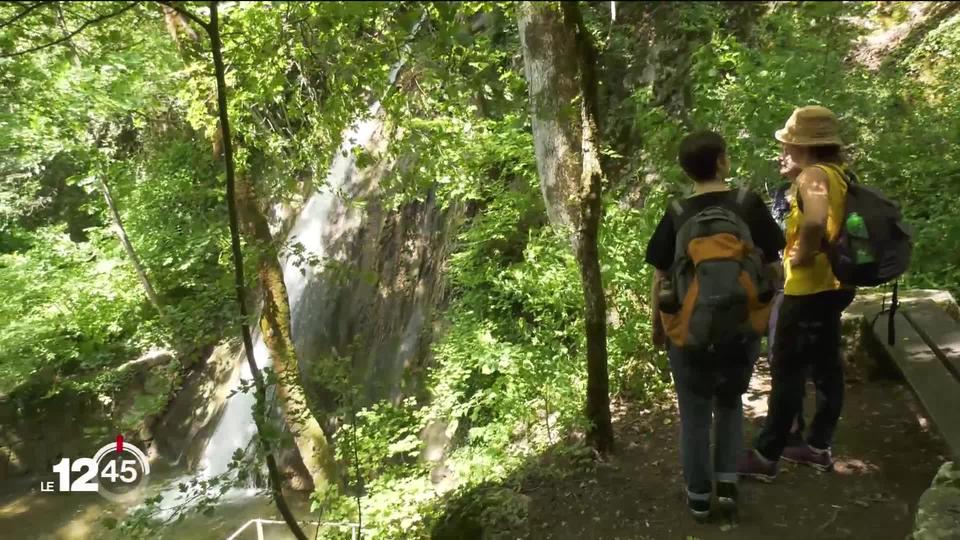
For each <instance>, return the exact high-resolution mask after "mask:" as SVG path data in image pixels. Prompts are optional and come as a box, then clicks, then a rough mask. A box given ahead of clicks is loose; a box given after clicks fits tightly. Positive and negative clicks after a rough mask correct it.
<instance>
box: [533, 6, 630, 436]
mask: <svg viewBox="0 0 960 540" xmlns="http://www.w3.org/2000/svg"><path fill="white" fill-rule="evenodd" d="M519 26H520V41H521V46H522V48H523V58H524V71H525V75H526V79H527V84H528V85H529V92H530V107H531V113H532V125H533V138H534V148H535V151H536V155H537V169H538V173H539V175H540V185H541V190H542V192H543V197H544V201H545V202H546V206H547V213H548V216H549V218H550V222H551V223H552V224H553V225H554V226H558V227H561V228H564V229H566V230H567V231H568V232H569V233H570V234H571V243H572V244H573V249H574V253H575V255H576V258H577V262H578V265H579V268H580V279H581V282H582V285H583V299H584V321H585V326H586V338H587V400H586V415H587V419H588V420H590V422H591V427H590V431H589V433H588V440H589V441H590V443H591V444H592V445H593V447H594V448H595V449H596V450H597V451H598V452H600V453H607V452H609V451H611V450H612V449H613V428H612V426H611V423H610V397H609V376H608V373H607V343H606V339H607V336H606V334H607V332H606V299H605V296H604V291H603V279H602V276H601V273H600V260H599V259H600V258H599V249H598V246H597V235H598V232H599V229H600V219H601V211H602V204H601V203H602V201H601V195H602V187H603V170H602V168H601V166H600V159H599V157H600V156H599V152H600V131H599V121H598V114H597V81H596V77H595V74H594V65H595V55H594V52H593V46H592V43H591V42H590V37H589V35H588V34H587V32H586V30H585V28H584V27H583V21H582V18H581V16H580V11H579V8H578V7H577V5H576V3H572V2H562V3H561V4H560V5H557V3H554V2H550V3H547V2H524V3H523V5H522V6H521V8H520V15H519Z"/></svg>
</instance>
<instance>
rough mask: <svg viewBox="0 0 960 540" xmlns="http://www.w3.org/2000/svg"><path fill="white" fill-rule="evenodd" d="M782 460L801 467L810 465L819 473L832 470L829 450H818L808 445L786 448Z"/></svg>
mask: <svg viewBox="0 0 960 540" xmlns="http://www.w3.org/2000/svg"><path fill="white" fill-rule="evenodd" d="M783 459H785V460H787V461H789V462H792V463H800V464H802V465H810V466H811V467H813V468H814V469H816V470H818V471H820V472H828V471H831V470H833V458H832V457H831V455H830V449H829V448H827V449H826V450H820V449H817V448H814V447H812V446H810V445H809V444H806V443H804V444H801V445H797V446H788V447H786V448H784V449H783Z"/></svg>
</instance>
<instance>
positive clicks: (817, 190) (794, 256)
mask: <svg viewBox="0 0 960 540" xmlns="http://www.w3.org/2000/svg"><path fill="white" fill-rule="evenodd" d="M828 185H829V184H828V183H827V173H825V172H824V171H823V170H821V169H820V168H818V167H808V168H806V169H804V170H803V172H802V173H800V177H799V178H798V179H797V191H798V195H799V196H800V197H801V200H802V201H803V221H801V222H800V230H799V235H798V239H797V243H796V245H794V248H793V250H791V251H792V252H791V253H790V264H791V265H793V266H803V265H805V264H809V263H810V261H812V260H813V256H814V254H815V253H816V252H817V250H818V249H820V246H821V244H822V242H823V235H824V232H825V231H826V230H827V213H828V210H829V199H828V198H827V189H828Z"/></svg>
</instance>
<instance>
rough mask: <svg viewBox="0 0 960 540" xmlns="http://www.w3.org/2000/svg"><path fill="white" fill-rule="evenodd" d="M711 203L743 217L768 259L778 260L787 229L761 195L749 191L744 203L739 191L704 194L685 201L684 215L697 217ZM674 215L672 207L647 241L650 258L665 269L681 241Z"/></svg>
mask: <svg viewBox="0 0 960 540" xmlns="http://www.w3.org/2000/svg"><path fill="white" fill-rule="evenodd" d="M709 206H722V207H724V208H728V209H730V210H731V211H733V212H735V213H736V214H737V215H738V216H740V217H741V218H742V219H743V221H744V223H746V224H747V226H748V227H750V235H751V236H752V237H753V243H754V244H755V245H756V246H757V247H758V248H760V250H761V251H763V260H764V262H767V263H774V262H777V261H778V260H780V250H782V249H783V248H784V247H785V246H786V241H785V240H784V238H783V231H781V230H780V226H779V225H777V222H776V221H774V220H773V216H771V215H770V211H769V210H768V209H767V206H766V205H765V204H764V203H763V200H762V199H761V198H760V196H759V195H757V194H756V193H754V192H752V191H751V192H749V193H747V196H746V197H745V198H744V201H743V204H742V205H738V204H737V191H736V190H733V191H712V192H708V193H701V194H700V195H694V196H693V197H690V198H688V199H686V201H684V209H685V211H684V215H685V216H694V215H696V214H697V212H699V211H701V210H703V209H704V208H707V207H709ZM671 214H672V211H671V210H670V209H669V208H668V210H667V212H665V213H664V215H663V217H661V218H660V223H659V224H658V225H657V229H656V230H655V231H653V236H651V237H650V242H649V243H648V244H647V256H646V261H647V262H648V263H649V264H652V265H653V266H654V267H655V268H657V269H658V270H662V271H664V272H666V271H667V270H669V269H670V265H672V264H673V256H674V250H675V249H676V243H677V230H676V228H674V227H675V225H674V216H673V215H671Z"/></svg>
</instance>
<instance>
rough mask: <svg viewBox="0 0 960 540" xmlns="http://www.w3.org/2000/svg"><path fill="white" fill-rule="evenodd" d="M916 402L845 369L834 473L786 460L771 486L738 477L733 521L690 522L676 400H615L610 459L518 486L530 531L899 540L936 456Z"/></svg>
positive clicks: (759, 411)
mask: <svg viewBox="0 0 960 540" xmlns="http://www.w3.org/2000/svg"><path fill="white" fill-rule="evenodd" d="M765 367H766V362H765V361H764V360H763V359H761V360H760V363H759V365H758V373H756V374H755V375H754V379H753V382H752V385H751V390H750V392H749V393H748V394H746V395H745V396H744V404H745V406H746V407H745V408H746V416H747V418H748V427H747V437H748V440H750V438H752V435H753V434H754V433H755V432H756V431H757V430H758V429H759V427H760V419H761V418H762V416H763V415H765V414H766V396H767V393H768V390H769V375H768V374H767V373H766V369H765ZM810 390H811V391H809V392H808V400H807V402H806V403H805V405H806V409H805V410H806V411H807V418H808V419H809V418H810V417H811V415H810V413H811V412H812V411H813V403H812V395H813V392H812V387H811V388H810ZM918 407H919V405H918V403H917V402H916V400H915V399H914V398H913V396H912V395H910V393H909V391H908V390H907V389H906V388H905V387H904V386H903V385H902V384H899V383H897V382H895V381H888V380H872V381H868V380H865V379H863V378H860V377H858V376H857V375H855V374H853V375H852V376H850V377H849V378H848V384H847V395H846V404H845V407H844V413H843V418H842V419H841V423H840V428H839V431H838V433H837V437H836V442H835V448H834V453H835V458H836V459H837V466H836V471H835V472H833V473H827V474H823V473H818V472H816V471H814V470H813V469H810V468H807V467H801V466H793V465H790V464H784V465H782V466H781V472H780V475H779V477H778V478H777V479H776V481H775V482H774V483H772V484H763V483H759V482H752V481H747V480H745V481H743V482H741V503H740V517H739V521H738V523H736V524H733V523H730V522H729V521H724V520H721V519H719V518H713V519H712V520H711V521H710V522H709V523H706V524H698V523H696V522H695V521H694V520H693V519H692V517H690V515H689V514H688V513H687V510H686V501H685V497H684V494H683V492H682V476H681V469H680V461H679V455H678V451H679V450H678V445H677V442H678V441H677V439H678V430H677V420H678V418H679V417H678V415H677V413H676V405H675V403H666V404H664V405H663V406H662V407H659V408H656V409H654V410H637V409H636V408H635V407H632V406H631V405H630V404H623V405H622V409H621V411H620V412H621V415H620V419H619V421H618V422H617V426H616V435H617V441H618V442H617V444H618V448H619V451H618V453H617V455H616V456H615V457H613V458H612V459H611V460H610V462H608V463H601V464H598V465H597V466H596V468H595V469H594V470H593V471H584V472H578V473H576V474H574V475H572V476H568V477H566V478H564V479H562V480H551V481H548V482H545V483H541V484H537V483H536V482H535V481H530V482H527V483H525V484H524V486H523V492H524V494H525V495H527V496H528V497H530V506H529V512H530V522H529V523H530V527H531V529H530V530H531V533H532V537H533V538H545V539H546V538H550V539H566V538H570V539H574V538H583V539H587V538H597V539H600V538H603V539H644V538H651V539H672V538H680V539H685V540H687V539H691V538H692V539H703V540H706V539H712V538H738V539H739V538H744V539H770V538H776V539H778V540H788V539H793V538H796V539H808V538H826V539H832V538H855V539H861V538H863V539H871V540H880V539H887V538H890V539H894V538H895V539H898V540H902V539H903V538H904V537H905V536H906V535H907V534H909V533H910V531H911V530H912V520H913V515H914V511H915V506H916V502H917V500H918V499H919V497H920V494H921V493H922V492H923V491H924V490H925V489H926V488H927V487H929V485H930V481H931V479H932V478H933V475H934V474H935V473H936V470H937V467H938V466H939V465H940V464H941V463H942V462H943V461H944V455H945V449H944V446H943V444H942V442H941V441H940V440H939V439H938V438H937V436H936V435H935V434H934V433H932V432H931V431H930V426H927V423H926V420H925V419H923V418H922V417H921V416H920V415H919V414H918V411H919V409H918Z"/></svg>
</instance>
